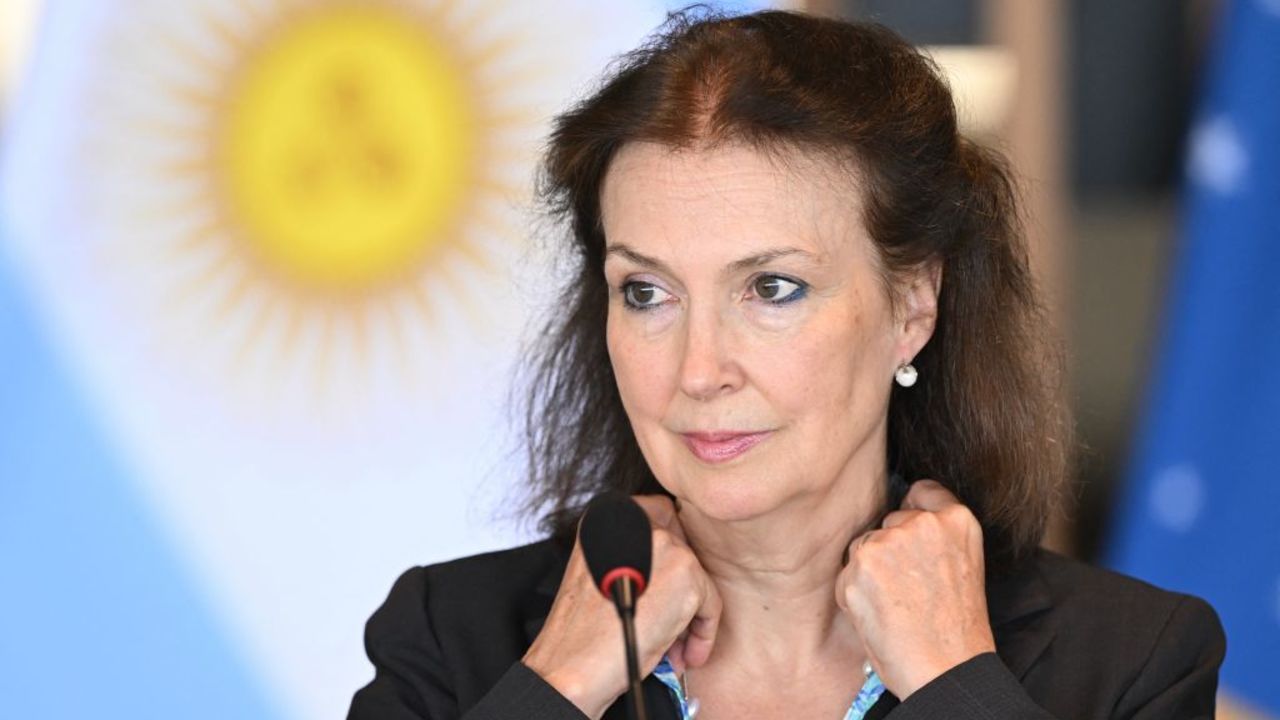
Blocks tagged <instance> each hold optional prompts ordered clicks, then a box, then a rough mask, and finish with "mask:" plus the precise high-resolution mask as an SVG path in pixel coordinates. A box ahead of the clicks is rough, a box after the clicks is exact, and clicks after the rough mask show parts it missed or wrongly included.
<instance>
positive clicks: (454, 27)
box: [0, 0, 667, 720]
mask: <svg viewBox="0 0 1280 720" xmlns="http://www.w3.org/2000/svg"><path fill="white" fill-rule="evenodd" d="M666 10H667V8H666V7H665V6H664V4H663V3H661V2H649V1H645V0H635V1H634V2H609V3H598V2H591V1H588V0H556V1H555V2H536V3H533V2H506V1H503V0H468V1H467V2H454V1H453V0H361V2H347V1H345V0H341V1H340V0H183V1H182V2H170V1H169V0H49V1H48V2H46V3H45V4H44V6H43V10H42V13H41V15H40V17H39V21H38V23H37V27H38V35H37V36H36V37H35V38H34V42H33V43H31V45H32V46H33V47H32V49H33V54H32V56H31V57H30V59H29V60H28V62H27V63H26V69H27V72H26V73H25V75H24V76H23V77H22V78H21V80H20V82H19V83H18V85H17V89H16V91H14V93H13V94H11V95H10V97H9V98H7V103H6V107H7V108H8V112H7V114H6V117H5V118H4V121H3V125H2V126H0V127H3V132H4V135H3V146H2V147H0V703H2V704H3V708H4V710H3V714H4V716H5V717H13V718H106V719H110V718H126V717H127V718H166V719H168V718H184V719H199V718H211V719H212V718H218V719H222V718H266V719H271V720H274V719H276V718H316V719H317V720H318V719H319V718H331V717H335V716H340V715H342V714H343V713H344V712H345V711H346V708H347V706H348V703H349V701H350V697H351V694H352V693H353V692H354V691H355V690H356V688H358V687H359V686H361V685H363V684H364V683H365V682H367V681H368V679H369V678H370V677H371V676H372V668H371V667H370V665H369V663H368V661H367V660H366V659H365V657H364V652H363V647H362V644H361V633H362V631H363V625H364V621H365V619H366V618H367V617H368V615H369V614H370V613H371V612H372V611H373V610H374V609H375V608H376V607H377V606H378V605H379V603H380V602H381V601H382V599H383V598H384V597H385V595H386V592H387V590H388V588H389V587H390V585H391V583H392V581H393V580H394V579H395V578H396V577H397V576H398V575H399V573H400V572H401V571H402V570H404V569H405V568H407V567H409V566H411V565H415V564H420V563H426V562H433V561H438V560H443V559H446V558H449V557H454V556H458V555H462V554H466V553H470V552H476V551H480V550H485V549H491V548H495V547H499V546H505V545H510V544H513V543H515V542H517V541H519V540H523V539H525V538H526V537H527V536H528V531H527V530H526V529H524V528H521V527H520V526H518V525H515V524H513V523H510V522H502V520H503V514H502V513H503V508H504V507H505V506H504V504H503V501H504V500H506V499H507V498H509V497H510V496H511V495H512V494H513V492H514V491H513V485H514V483H515V482H517V481H518V480H519V477H520V474H521V470H522V464H523V463H522V461H521V458H520V456H519V455H518V454H517V450H518V446H517V443H516V442H515V438H513V436H512V432H511V426H510V423H509V422H508V395H507V391H508V385H509V381H510V379H511V377H512V375H513V373H514V371H515V370H516V369H517V366H518V363H519V360H520V357H521V342H522V339H524V338H526V337H527V336H526V335H525V332H526V327H528V326H529V323H530V320H531V319H532V318H533V317H534V316H535V314H536V313H537V311H540V310H546V309H550V308H553V307H554V305H555V303H556V301H557V298H555V297H554V294H553V293H552V292H551V290H552V289H554V288H556V287H558V286H559V285H560V283H561V280H562V278H561V277H560V276H558V275H556V274H555V273H556V268H557V267H558V266H557V265H555V264H554V263H551V262H548V261H547V258H545V257H544V256H543V254H542V253H541V251H540V246H539V241H540V240H544V239H545V238H539V237H538V236H536V235H534V234H533V233H531V228H532V229H534V230H536V229H538V228H539V227H540V226H539V225H537V224H536V223H533V222H531V212H530V206H529V191H530V189H531V187H532V172H533V163H534V160H535V159H536V157H537V155H538V151H539V149H540V146H541V143H542V141H543V138H545V137H546V134H547V131H548V128H547V120H548V119H549V118H550V117H551V116H552V114H553V113H555V112H557V111H559V110H561V109H563V108H564V107H566V106H567V104H568V103H569V102H570V100H571V99H572V98H574V97H577V96H579V95H581V94H582V93H583V92H584V91H585V90H586V89H587V87H588V84H589V82H590V81H592V80H593V79H594V76H595V75H596V74H597V73H598V72H599V71H600V70H601V69H602V68H603V67H605V65H606V63H607V62H608V61H609V59H611V58H612V57H613V56H615V55H617V54H619V53H621V52H624V51H626V50H629V49H631V48H633V47H635V46H637V45H638V44H639V42H640V41H641V39H642V38H643V37H644V36H645V35H646V34H647V33H648V32H649V31H651V30H652V29H653V28H654V27H656V26H657V25H658V24H659V23H660V22H661V21H662V19H663V17H664V15H665V12H666Z"/></svg>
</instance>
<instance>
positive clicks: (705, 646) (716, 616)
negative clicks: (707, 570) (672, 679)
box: [684, 578, 724, 667]
mask: <svg viewBox="0 0 1280 720" xmlns="http://www.w3.org/2000/svg"><path fill="white" fill-rule="evenodd" d="M705 588H706V595H705V596H704V597H703V598H702V605H701V607H699V608H698V612H697V614H695V615H694V616H693V622H691V623H689V634H688V636H686V637H685V640H684V662H685V665H687V666H688V667H699V666H701V665H705V664H706V662H707V660H708V659H709V658H710V657H711V649H712V648H713V647H714V646H715V644H716V633H717V632H718V631H719V629H720V613H721V612H722V611H723V609H724V605H723V602H722V601H721V599H720V593H719V592H718V591H717V590H716V587H715V584H714V583H712V582H711V579H710V578H706V579H705Z"/></svg>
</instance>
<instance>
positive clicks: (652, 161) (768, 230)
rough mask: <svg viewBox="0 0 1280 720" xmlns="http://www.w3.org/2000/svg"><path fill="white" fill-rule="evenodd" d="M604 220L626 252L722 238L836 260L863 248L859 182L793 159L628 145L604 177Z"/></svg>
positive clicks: (832, 168)
mask: <svg viewBox="0 0 1280 720" xmlns="http://www.w3.org/2000/svg"><path fill="white" fill-rule="evenodd" d="M601 214H602V218H601V219H602V222H603V224H604V229H605V235H606V237H607V239H608V240H609V242H610V243H614V242H622V243H626V244H628V245H636V244H639V243H643V242H646V241H650V242H652V241H655V240H657V239H661V238H668V239H672V240H680V241H687V240H693V239H697V240H699V243H698V244H699V245H703V244H706V243H708V242H712V241H715V240H717V239H721V238H723V239H732V240H734V241H736V242H738V243H742V244H746V245H758V244H760V243H772V244H776V243H778V242H782V241H786V242H788V243H792V244H797V245H801V246H807V249H809V250H811V251H813V252H814V253H816V254H823V255H830V254H842V251H848V250H851V249H854V248H852V247H851V246H853V245H859V244H861V243H859V242H856V241H858V240H864V239H866V238H865V230H864V228H863V224H862V220H861V217H862V209H861V192H860V188H859V183H858V181H857V179H856V178H855V176H854V173H853V172H852V171H851V170H850V168H849V167H848V166H847V165H845V164H842V163H840V162H838V161H836V160H834V159H830V158H826V157H823V156H820V155H817V154H816V153H811V152H802V151H800V150H794V149H778V150H773V151H770V152H762V151H760V150H756V149H754V148H750V147H747V146H744V145H741V144H724V145H719V146H716V147H713V148H700V149H673V148H670V147H668V146H665V145H659V144H656V143H629V144H627V145H625V146H623V147H622V148H621V149H620V150H619V151H618V153H617V154H616V155H615V156H614V159H613V162H612V163H611V164H610V166H609V170H608V172H607V173H606V175H605V180H604V184H603V187H602V188H601ZM851 240H853V241H855V242H850V241H851Z"/></svg>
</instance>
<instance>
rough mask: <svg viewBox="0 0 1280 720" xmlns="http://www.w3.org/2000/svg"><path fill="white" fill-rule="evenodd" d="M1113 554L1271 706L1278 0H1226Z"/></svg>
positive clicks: (1278, 392) (1278, 346) (1278, 544)
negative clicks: (1186, 613) (1219, 643)
mask: <svg viewBox="0 0 1280 720" xmlns="http://www.w3.org/2000/svg"><path fill="white" fill-rule="evenodd" d="M1213 52H1215V53H1216V55H1215V56H1214V58H1213V62H1212V65H1211V69H1210V73H1209V76H1208V86H1207V88H1206V93H1205V95H1204V97H1203V99H1202V102H1201V107H1200V111H1199V115H1198V118H1197V119H1196V122H1195V124H1194V127H1193V130H1192V133H1191V137H1190V147H1189V153H1188V160H1187V176H1186V190H1185V197H1184V201H1185V205H1184V217H1183V222H1182V238H1181V243H1180V247H1179V252H1178V259H1177V263H1176V266H1175V273H1174V275H1173V278H1172V291H1171V294H1170V296H1169V301H1168V305H1167V310H1166V313H1165V318H1164V336H1163V343H1162V346H1161V350H1160V355H1159V357H1158V360H1157V362H1156V366H1155V375H1154V378H1153V383H1152V385H1151V390H1150V396H1149V399H1148V402H1147V407H1146V415H1145V423H1144V425H1143V426H1142V428H1141V431H1140V433H1139V438H1138V440H1139V441H1138V445H1137V450H1136V456H1135V460H1134V464H1133V468H1132V476H1131V482H1130V483H1129V486H1128V488H1127V493H1126V495H1125V497H1124V500H1123V502H1122V504H1121V506H1120V507H1119V509H1118V514H1117V519H1118V522H1117V524H1116V527H1115V532H1114V537H1113V539H1112V542H1111V547H1110V562H1111V564H1112V565H1114V566H1115V567H1116V568H1117V569H1119V570H1121V571H1123V572H1127V573H1131V574H1133V575H1136V576H1138V577H1141V578H1144V579H1147V580H1150V581H1151V582H1154V583H1156V584H1158V585H1162V586H1165V587H1168V588H1172V589H1175V590H1182V591H1185V592H1190V593H1194V594H1197V595H1200V596H1202V597H1204V598H1206V599H1207V600H1209V602H1210V603H1211V604H1212V605H1213V606H1214V608H1216V609H1217V611H1218V613H1219V614H1220V615H1221V618H1222V622H1223V625H1224V626H1225V628H1226V633H1227V657H1226V661H1225V664H1224V666H1223V670H1222V676H1221V688H1222V692H1221V694H1220V696H1221V697H1224V698H1227V697H1230V698H1233V699H1235V700H1237V701H1241V702H1243V704H1244V705H1245V706H1247V707H1248V706H1251V707H1254V708H1257V709H1260V710H1262V711H1265V712H1268V713H1269V714H1272V715H1276V716H1280V681H1278V680H1277V678H1276V668H1277V667H1280V2H1276V1H1275V0H1236V1H1235V2H1231V3H1228V4H1227V6H1226V7H1224V13H1223V15H1222V17H1221V19H1220V34H1219V36H1218V38H1217V42H1216V44H1215V45H1214V47H1213Z"/></svg>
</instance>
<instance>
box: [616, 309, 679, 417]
mask: <svg viewBox="0 0 1280 720" xmlns="http://www.w3.org/2000/svg"><path fill="white" fill-rule="evenodd" d="M615 312H618V311H616V310H611V311H610V314H609V323H608V326H607V328H606V333H605V341H606V346H607V348H608V351H609V362H610V363H611V364H612V366H613V376H614V379H615V381H616V382H617V384H618V394H619V395H620V396H621V398H622V405H623V407H624V408H625V409H626V411H627V415H628V416H629V417H630V418H631V421H632V424H633V425H634V424H637V420H640V419H642V418H644V417H653V416H660V414H661V412H662V408H663V407H664V405H665V400H666V398H667V397H669V396H670V393H669V392H668V388H667V386H668V385H669V382H668V380H667V375H668V373H667V370H666V368H667V365H668V364H669V363H667V362H666V357H665V355H666V353H664V351H663V348H662V345H661V343H659V342H655V340H654V339H653V338H650V337H646V333H644V332H641V330H642V328H638V327H636V323H634V322H632V321H631V319H630V318H626V317H622V318H615V317H614V313H615ZM638 429H639V428H637V430H638Z"/></svg>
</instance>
